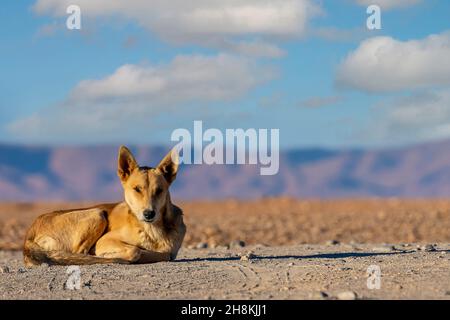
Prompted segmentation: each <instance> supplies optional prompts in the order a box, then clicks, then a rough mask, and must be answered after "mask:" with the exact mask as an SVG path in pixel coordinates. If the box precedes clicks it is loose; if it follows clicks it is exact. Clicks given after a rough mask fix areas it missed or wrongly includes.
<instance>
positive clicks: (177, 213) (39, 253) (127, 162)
mask: <svg viewBox="0 0 450 320" xmlns="http://www.w3.org/2000/svg"><path fill="white" fill-rule="evenodd" d="M178 163H179V160H178V153H177V152H175V151H174V150H172V151H171V152H169V153H168V154H167V155H166V156H165V157H164V159H163V160H162V161H161V162H160V163H159V164H158V166H157V167H156V168H151V167H140V166H139V165H138V163H137V162H136V160H135V158H134V156H133V155H132V153H131V152H130V150H128V149H127V148H126V147H125V146H121V147H120V150H119V157H118V169H117V174H118V176H119V178H120V181H121V184H122V187H123V191H124V198H125V201H123V202H120V203H114V204H103V205H98V206H95V207H91V208H85V209H73V210H61V211H55V212H51V213H47V214H43V215H41V216H39V217H38V218H37V219H36V220H35V221H34V223H33V224H32V225H31V227H30V228H29V230H28V231H27V234H26V237H25V243H24V249H23V256H24V263H25V265H26V266H35V265H39V264H42V263H47V264H49V265H53V264H57V265H82V264H97V263H153V262H160V261H170V260H174V259H175V258H176V256H177V253H178V250H179V249H180V247H181V244H182V242H183V239H184V235H185V233H186V226H185V224H184V222H183V212H182V210H181V209H180V208H179V207H177V206H175V205H174V204H172V202H171V199H170V193H169V187H170V185H171V184H172V183H173V181H174V180H175V178H176V175H177V172H178Z"/></svg>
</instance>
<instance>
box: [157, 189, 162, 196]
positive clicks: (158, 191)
mask: <svg viewBox="0 0 450 320" xmlns="http://www.w3.org/2000/svg"><path fill="white" fill-rule="evenodd" d="M161 193H162V189H161V188H156V190H155V195H157V196H159V195H160V194H161Z"/></svg>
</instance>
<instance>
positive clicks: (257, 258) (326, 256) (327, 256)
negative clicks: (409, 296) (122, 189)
mask: <svg viewBox="0 0 450 320" xmlns="http://www.w3.org/2000/svg"><path fill="white" fill-rule="evenodd" d="M414 252H417V251H415V250H408V251H394V252H336V253H321V254H313V255H302V256H300V255H280V256H275V255H269V256H262V255H261V256H258V255H255V256H254V257H253V258H251V260H253V261H261V260H286V259H298V260H302V259H345V258H365V257H376V256H392V255H399V254H409V253H414ZM434 252H446V253H450V250H436V251H434ZM240 259H241V257H240V256H233V257H207V258H192V259H178V260H175V261H174V262H199V261H208V262H214V261H216V262H218V261H236V260H240Z"/></svg>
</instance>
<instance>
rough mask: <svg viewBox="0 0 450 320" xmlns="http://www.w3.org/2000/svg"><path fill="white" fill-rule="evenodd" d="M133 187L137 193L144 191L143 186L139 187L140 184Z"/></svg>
mask: <svg viewBox="0 0 450 320" xmlns="http://www.w3.org/2000/svg"><path fill="white" fill-rule="evenodd" d="M133 189H134V191H136V192H137V193H141V192H142V188H141V187H139V186H136V187H134V188H133Z"/></svg>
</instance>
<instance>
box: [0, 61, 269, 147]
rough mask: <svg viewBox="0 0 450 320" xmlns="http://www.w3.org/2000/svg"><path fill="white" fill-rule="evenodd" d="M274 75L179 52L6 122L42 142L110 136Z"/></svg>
mask: <svg viewBox="0 0 450 320" xmlns="http://www.w3.org/2000/svg"><path fill="white" fill-rule="evenodd" d="M275 75H276V72H275V71H274V70H273V69H271V68H270V67H267V66H261V65H258V64H256V63H255V62H252V61H251V60H249V59H245V58H238V57H236V56H232V55H227V54H220V55H217V56H200V55H191V56H178V57H176V58H175V59H173V60H172V61H171V62H170V63H169V64H165V65H123V66H121V67H119V68H118V69H117V70H116V71H115V72H114V73H112V74H111V75H109V76H106V77H104V78H102V79H96V80H93V79H91V80H84V81H81V82H80V83H78V85H77V86H76V87H75V88H74V89H73V90H72V91H71V92H70V94H69V96H68V97H67V99H66V100H65V101H63V102H61V103H60V104H57V105H56V106H54V107H50V108H48V109H47V110H45V111H43V112H41V113H38V114H34V115H32V116H30V117H27V118H24V119H19V120H18V121H16V122H14V123H11V124H10V125H9V126H8V131H9V132H10V133H12V134H13V135H14V136H16V137H19V138H20V137H22V138H29V139H43V140H45V139H55V138H61V139H64V136H65V135H66V137H67V136H70V135H77V137H84V136H89V135H92V134H97V133H104V134H108V133H109V134H111V133H114V131H115V130H117V129H118V128H120V127H121V125H123V123H124V122H130V123H134V125H133V126H135V127H138V126H137V124H138V123H139V122H140V121H144V122H145V121H149V120H151V119H152V118H153V117H157V116H159V115H161V114H164V113H166V114H167V113H168V112H172V111H173V110H174V107H177V109H176V111H177V114H180V113H183V110H186V109H189V108H190V107H192V106H201V105H204V104H206V103H211V104H212V103H214V102H223V101H231V100H233V99H236V98H239V97H241V96H243V95H245V94H246V93H247V92H248V91H249V90H251V89H253V88H254V87H255V86H257V85H258V84H261V83H263V82H266V81H268V80H270V79H272V78H273V77H274V76H275ZM183 107H184V108H183ZM130 130H133V128H130Z"/></svg>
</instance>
